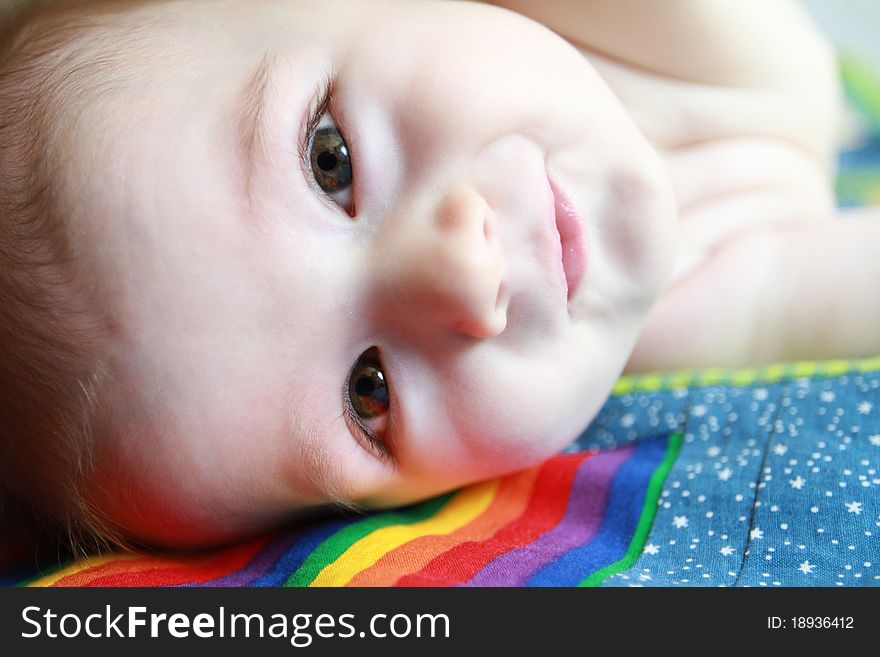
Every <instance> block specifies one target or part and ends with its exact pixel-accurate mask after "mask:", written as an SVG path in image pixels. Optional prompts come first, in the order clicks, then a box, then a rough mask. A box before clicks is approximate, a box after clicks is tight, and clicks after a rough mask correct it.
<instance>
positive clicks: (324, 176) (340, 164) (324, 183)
mask: <svg viewBox="0 0 880 657" xmlns="http://www.w3.org/2000/svg"><path fill="white" fill-rule="evenodd" d="M310 158H311V161H312V172H313V173H314V175H315V182H317V183H318V186H319V187H320V188H321V189H323V190H324V191H325V192H327V193H328V194H332V193H333V192H340V191H343V190H345V189H347V188H349V187H350V186H351V183H352V175H351V159H350V158H349V156H348V146H347V145H346V144H345V140H344V139H343V138H342V135H341V134H340V132H339V130H337V129H336V127H335V126H331V127H326V128H319V129H318V130H316V131H315V137H314V139H313V140H312V150H311V154H310Z"/></svg>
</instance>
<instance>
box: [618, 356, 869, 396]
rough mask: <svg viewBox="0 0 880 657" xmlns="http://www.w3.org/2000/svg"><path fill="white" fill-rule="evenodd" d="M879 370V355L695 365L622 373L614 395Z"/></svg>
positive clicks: (751, 383) (740, 385) (769, 381)
mask: <svg viewBox="0 0 880 657" xmlns="http://www.w3.org/2000/svg"><path fill="white" fill-rule="evenodd" d="M877 371H880V357H877V358H867V359H864V360H828V361H806V362H799V363H778V364H775V365H769V366H766V367H760V368H752V369H723V368H711V369H693V370H677V371H671V372H653V373H650V374H635V375H627V376H622V377H621V378H620V379H619V380H618V381H617V383H616V384H615V385H614V390H613V391H612V395H625V394H629V393H632V392H660V391H664V390H675V389H676V388H691V387H699V386H714V385H726V386H735V387H745V386H750V385H755V384H765V383H777V382H779V381H783V380H788V379H802V378H806V377H836V376H841V375H843V374H848V373H866V372H877Z"/></svg>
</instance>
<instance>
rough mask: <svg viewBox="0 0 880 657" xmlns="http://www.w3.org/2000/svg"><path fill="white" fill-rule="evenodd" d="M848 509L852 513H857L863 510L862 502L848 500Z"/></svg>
mask: <svg viewBox="0 0 880 657" xmlns="http://www.w3.org/2000/svg"><path fill="white" fill-rule="evenodd" d="M846 510H847V511H849V512H850V513H855V514H856V515H858V514H860V513H861V512H862V503H861V502H847V503H846Z"/></svg>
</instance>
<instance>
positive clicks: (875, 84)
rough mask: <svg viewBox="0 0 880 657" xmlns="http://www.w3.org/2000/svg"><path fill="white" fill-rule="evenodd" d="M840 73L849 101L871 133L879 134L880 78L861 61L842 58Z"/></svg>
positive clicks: (852, 58)
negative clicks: (866, 123)
mask: <svg viewBox="0 0 880 657" xmlns="http://www.w3.org/2000/svg"><path fill="white" fill-rule="evenodd" d="M840 73H841V77H842V78H843V85H844V88H845V89H846V95H847V97H848V99H849V101H850V102H851V103H852V104H853V105H855V106H856V107H857V108H859V109H860V110H862V112H863V113H864V115H865V118H866V119H867V120H868V122H869V124H870V129H871V132H872V133H874V134H877V133H880V77H878V75H877V71H876V70H875V69H874V67H873V66H871V65H870V64H868V63H867V62H865V61H863V60H860V59H857V58H854V57H843V58H841V62H840Z"/></svg>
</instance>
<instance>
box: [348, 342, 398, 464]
mask: <svg viewBox="0 0 880 657" xmlns="http://www.w3.org/2000/svg"><path fill="white" fill-rule="evenodd" d="M346 406H348V410H349V416H350V418H351V420H352V421H353V422H354V424H355V425H356V430H357V431H358V433H360V434H361V435H362V437H364V438H365V439H366V440H367V441H369V443H370V447H372V448H373V449H375V450H376V451H378V452H380V453H381V455H382V456H387V454H388V446H387V445H386V444H385V442H384V441H383V440H382V435H383V433H384V431H385V426H386V424H387V415H388V411H389V410H390V407H391V402H390V398H389V395H388V382H387V381H386V379H385V372H384V371H383V368H382V363H381V361H380V360H379V351H378V350H377V349H376V348H372V349H368V350H367V351H365V352H364V353H363V354H361V356H360V358H358V360H357V362H356V363H355V365H354V367H353V368H352V370H351V373H350V374H349V377H348V399H347V404H346Z"/></svg>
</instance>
